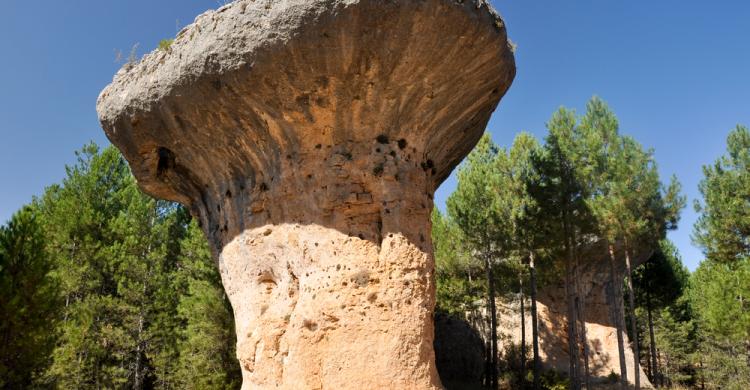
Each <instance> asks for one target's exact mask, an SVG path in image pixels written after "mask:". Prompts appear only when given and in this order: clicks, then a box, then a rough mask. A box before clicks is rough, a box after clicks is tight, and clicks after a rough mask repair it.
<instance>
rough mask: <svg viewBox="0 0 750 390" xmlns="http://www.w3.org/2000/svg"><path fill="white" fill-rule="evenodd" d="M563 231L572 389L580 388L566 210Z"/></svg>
mask: <svg viewBox="0 0 750 390" xmlns="http://www.w3.org/2000/svg"><path fill="white" fill-rule="evenodd" d="M563 213H564V215H563V233H564V235H565V246H566V248H565V249H566V252H567V256H566V259H565V295H566V298H567V303H568V319H567V320H568V321H567V322H568V356H569V357H570V361H569V362H568V375H569V377H570V384H571V388H572V389H573V390H580V388H581V384H580V378H579V375H578V345H577V341H578V332H577V329H576V328H577V325H576V324H577V320H576V308H575V298H576V291H575V287H574V281H573V279H574V278H573V265H572V264H571V263H572V262H573V244H572V242H571V239H570V229H569V224H568V215H567V212H563Z"/></svg>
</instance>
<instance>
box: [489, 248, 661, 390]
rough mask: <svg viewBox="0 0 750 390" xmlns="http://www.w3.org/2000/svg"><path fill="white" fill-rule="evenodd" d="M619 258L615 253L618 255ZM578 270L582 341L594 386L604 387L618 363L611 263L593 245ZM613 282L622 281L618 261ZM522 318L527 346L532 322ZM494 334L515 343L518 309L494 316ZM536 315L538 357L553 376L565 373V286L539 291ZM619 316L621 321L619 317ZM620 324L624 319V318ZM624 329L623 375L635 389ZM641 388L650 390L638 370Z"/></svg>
mask: <svg viewBox="0 0 750 390" xmlns="http://www.w3.org/2000/svg"><path fill="white" fill-rule="evenodd" d="M618 252H619V251H618ZM649 256H650V253H647V252H641V253H639V254H637V255H636V256H634V258H633V267H634V268H635V267H636V266H638V265H639V264H641V263H642V262H644V261H646V260H647V259H648V258H649ZM581 257H582V261H581V270H580V273H579V277H578V283H579V288H580V291H581V295H582V297H583V302H584V305H585V307H584V309H585V321H586V336H587V339H588V343H589V350H590V356H589V367H590V372H591V377H592V384H593V383H605V382H607V381H608V380H609V379H608V378H607V377H608V375H609V374H610V373H612V372H614V373H615V374H618V375H619V374H620V358H619V352H618V346H617V330H616V327H615V317H614V313H615V312H614V311H613V308H618V307H619V308H622V306H621V304H619V305H618V303H617V302H616V301H615V299H616V296H615V294H614V291H615V289H614V288H613V287H614V286H612V284H611V283H610V263H609V257H608V256H607V248H606V247H605V246H604V243H603V242H597V243H595V244H593V245H591V246H590V247H588V248H586V249H585V250H584V251H583V253H582V256H581ZM615 272H616V275H617V276H616V277H615V278H616V280H623V278H624V277H625V276H624V275H625V266H624V264H623V262H622V261H621V259H620V260H618V267H617V268H616V269H615ZM528 307H529V306H528V304H527V317H526V340H527V343H528V344H529V345H531V318H530V316H529V315H528ZM499 312H500V314H499V317H500V319H499V321H498V323H499V326H500V330H499V333H501V334H505V335H507V336H508V338H507V339H506V340H509V341H510V342H513V343H520V340H521V334H520V332H521V326H520V320H519V317H518V314H517V313H518V312H519V311H518V308H516V307H510V308H505V310H503V309H502V308H501V309H500V310H499ZM537 312H538V319H539V354H540V358H541V360H542V364H543V366H544V367H545V368H546V369H553V370H555V371H558V372H563V373H566V372H568V362H569V361H570V356H569V354H568V333H567V305H566V301H565V285H564V284H563V282H562V281H559V282H556V283H548V284H547V285H545V286H542V287H541V288H540V290H539V292H538V294H537ZM620 315H622V316H624V313H623V312H621V313H620ZM623 318H624V317H623ZM629 325H630V324H629V322H628V323H626V324H625V328H623V331H624V334H623V337H624V341H625V362H626V365H627V370H628V380H629V382H630V383H634V379H635V371H634V364H633V351H632V349H631V348H630V341H629V340H628V335H627V327H629ZM579 356H580V357H581V367H583V358H582V356H583V349H582V348H581V349H580V351H579ZM640 378H641V387H642V388H652V386H651V384H650V383H649V381H648V378H647V377H646V375H645V373H644V372H643V367H641V374H640Z"/></svg>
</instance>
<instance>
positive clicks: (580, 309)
mask: <svg viewBox="0 0 750 390" xmlns="http://www.w3.org/2000/svg"><path fill="white" fill-rule="evenodd" d="M574 237H575V235H574ZM574 242H577V239H575V238H574ZM573 254H574V257H575V285H576V316H577V318H578V322H579V323H580V326H581V329H580V337H581V344H583V384H584V385H585V387H586V389H589V388H590V387H589V376H590V375H589V374H590V372H589V343H588V339H587V337H586V302H585V300H584V295H583V294H582V293H581V289H580V287H581V286H580V285H579V284H578V281H579V280H581V275H580V274H579V269H580V263H581V261H580V258H579V257H578V249H577V245H573Z"/></svg>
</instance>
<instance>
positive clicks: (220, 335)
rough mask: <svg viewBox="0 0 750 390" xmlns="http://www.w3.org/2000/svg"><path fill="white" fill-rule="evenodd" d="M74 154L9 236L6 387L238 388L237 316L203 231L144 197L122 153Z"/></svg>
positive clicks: (3, 274)
mask: <svg viewBox="0 0 750 390" xmlns="http://www.w3.org/2000/svg"><path fill="white" fill-rule="evenodd" d="M76 155H77V161H76V163H75V164H74V165H72V166H69V167H67V168H66V176H65V178H64V179H63V181H62V182H61V183H60V184H58V185H53V186H50V187H49V188H48V189H47V190H46V191H45V193H44V195H43V196H41V197H40V198H38V199H35V200H34V202H33V206H32V207H31V208H28V209H24V210H22V211H21V212H19V213H18V214H17V215H16V216H14V218H13V219H12V220H11V221H10V222H9V223H8V225H7V226H6V227H3V228H2V229H0V260H1V261H0V267H1V268H0V288H1V289H2V296H3V297H6V296H7V297H10V298H11V299H8V300H6V299H3V300H0V310H2V313H3V317H4V318H7V320H4V321H2V323H0V337H4V340H7V342H4V343H2V346H0V349H1V351H2V355H1V356H0V383H2V387H9V388H27V387H45V388H49V387H52V388H64V389H68V388H70V389H72V388H75V389H88V388H92V389H93V388H97V389H99V388H134V389H144V388H160V389H182V388H201V389H203V388H217V389H218V388H222V389H228V388H238V387H239V384H240V381H239V379H238V378H239V366H238V364H237V362H236V359H235V358H234V348H235V346H234V344H235V342H234V332H233V327H232V323H233V319H232V312H231V308H230V307H229V305H228V302H227V299H226V297H225V296H224V293H223V289H222V287H221V281H220V278H219V276H218V270H217V269H216V267H215V266H214V265H213V263H212V261H211V258H210V255H209V252H208V249H207V242H206V240H205V238H203V236H202V233H200V230H199V229H198V228H197V227H196V226H195V223H194V222H191V221H190V217H189V215H188V214H187V212H186V211H185V209H184V208H182V207H181V206H179V205H176V204H174V203H170V202H164V201H157V200H154V199H152V198H150V197H149V196H147V195H144V194H143V193H142V192H141V191H140V190H139V189H138V187H137V185H136V182H135V179H134V178H133V176H132V174H131V173H130V170H129V168H128V165H127V163H126V162H125V160H124V159H123V157H122V156H121V155H120V153H119V152H118V151H117V150H116V149H115V148H113V147H109V148H106V149H104V150H99V148H98V147H97V146H96V145H94V144H89V145H86V146H85V147H84V148H83V149H82V150H81V151H80V152H77V153H76ZM199 373H200V374H201V375H200V376H198V374H199ZM207 373H210V374H207Z"/></svg>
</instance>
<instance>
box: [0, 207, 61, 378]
mask: <svg viewBox="0 0 750 390" xmlns="http://www.w3.org/2000/svg"><path fill="white" fill-rule="evenodd" d="M52 271H53V270H52V263H51V261H50V259H49V256H48V254H47V251H46V249H45V243H44V235H43V232H42V229H41V225H40V223H39V220H38V218H37V211H36V209H35V208H33V207H28V206H27V207H24V208H23V209H21V210H20V211H19V212H17V213H16V214H14V215H13V217H12V218H11V220H10V221H9V222H8V223H7V224H6V225H5V226H1V227H0V318H2V321H0V388H9V389H15V388H29V387H32V386H38V385H43V382H42V378H41V374H42V373H43V372H44V370H45V369H46V368H47V366H48V365H49V354H50V352H51V350H52V348H53V347H54V342H55V338H54V333H52V332H50V331H49V329H50V327H53V326H54V325H55V323H56V321H57V319H58V317H57V312H56V308H57V305H58V297H59V295H58V290H57V288H58V284H57V280H56V279H55V277H54V275H53V272H52Z"/></svg>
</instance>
